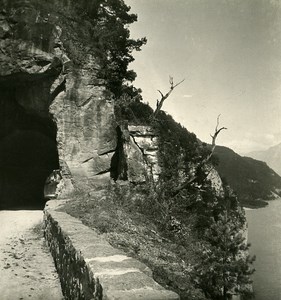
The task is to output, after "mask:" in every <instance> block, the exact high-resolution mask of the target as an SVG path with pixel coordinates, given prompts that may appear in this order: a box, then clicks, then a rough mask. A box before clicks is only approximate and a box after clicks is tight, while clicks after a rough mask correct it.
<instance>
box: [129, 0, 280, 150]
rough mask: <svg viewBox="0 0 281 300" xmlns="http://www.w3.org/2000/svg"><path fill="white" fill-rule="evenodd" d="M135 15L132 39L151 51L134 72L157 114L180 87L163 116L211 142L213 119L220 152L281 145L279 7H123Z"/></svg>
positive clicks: (254, 1)
mask: <svg viewBox="0 0 281 300" xmlns="http://www.w3.org/2000/svg"><path fill="white" fill-rule="evenodd" d="M125 2H126V4H128V5H129V6H131V8H132V9H131V12H133V13H136V14H137V15H138V22H136V23H135V24H133V25H132V26H131V27H130V28H131V33H132V36H133V37H134V38H136V37H143V36H146V37H147V39H148V43H147V45H146V46H144V47H143V50H142V51H141V52H137V53H135V55H134V57H135V59H136V61H135V62H134V63H133V64H132V65H131V67H132V69H134V70H135V71H136V72H137V74H138V78H137V80H136V82H135V85H136V86H137V87H140V88H141V89H142V90H143V98H144V101H145V102H149V103H150V104H151V106H152V107H155V103H156V99H157V98H158V97H159V93H158V92H157V90H158V89H159V90H161V91H162V92H163V93H164V92H166V91H168V89H169V81H168V80H169V75H172V76H173V77H174V81H175V82H176V81H180V80H181V79H183V78H185V81H184V83H182V84H181V85H180V86H179V87H178V88H177V89H176V90H175V91H174V92H173V94H172V95H171V96H170V98H168V99H167V100H166V102H165V104H164V106H163V109H164V110H165V111H166V112H168V113H169V114H171V115H173V116H174V118H175V120H176V121H178V122H180V123H181V124H182V125H184V126H185V127H186V128H187V129H188V130H189V131H192V132H194V133H195V134H196V135H197V136H198V137H199V138H200V139H201V140H203V141H205V142H210V133H213V131H214V127H215V125H216V118H217V115H218V114H221V125H223V126H225V127H228V130H227V131H223V132H222V133H221V134H220V136H219V138H218V141H217V142H218V144H220V145H224V146H227V147H230V148H232V149H233V150H235V151H237V152H238V153H247V152H249V151H253V150H260V149H266V148H268V147H270V146H272V145H275V144H278V143H280V142H281V1H277V0H276V1H275V0H274V1H273V0H125Z"/></svg>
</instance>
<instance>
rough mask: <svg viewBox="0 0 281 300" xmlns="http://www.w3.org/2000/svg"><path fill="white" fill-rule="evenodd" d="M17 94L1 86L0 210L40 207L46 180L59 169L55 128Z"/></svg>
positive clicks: (17, 92)
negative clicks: (24, 104) (26, 104)
mask: <svg viewBox="0 0 281 300" xmlns="http://www.w3.org/2000/svg"><path fill="white" fill-rule="evenodd" d="M26 95H27V96H30V95H28V94H26ZM19 97H20V92H19V89H17V88H14V87H13V88H1V87H0V209H43V208H44V205H45V202H46V199H45V198H44V185H45V181H46V179H47V177H48V176H49V175H50V173H51V172H52V171H53V170H54V169H58V168H59V159H58V151H57V144H56V131H57V129H56V125H55V124H54V122H53V120H52V118H51V116H50V115H49V114H48V113H45V114H44V113H42V112H38V113H36V106H35V109H34V110H30V109H26V108H25V107H24V106H23V105H21V104H19V101H18V99H19Z"/></svg>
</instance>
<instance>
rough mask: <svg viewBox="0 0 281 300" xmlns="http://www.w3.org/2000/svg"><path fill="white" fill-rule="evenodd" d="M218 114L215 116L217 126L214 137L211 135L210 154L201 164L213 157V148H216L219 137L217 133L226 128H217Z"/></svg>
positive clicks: (218, 123)
mask: <svg viewBox="0 0 281 300" xmlns="http://www.w3.org/2000/svg"><path fill="white" fill-rule="evenodd" d="M220 116H221V115H220V114H219V115H218V116H217V125H216V128H215V133H214V135H211V134H210V136H211V138H212V148H211V152H210V154H209V155H208V156H207V157H206V158H205V160H204V161H203V164H206V163H207V162H208V161H209V160H210V159H211V157H212V156H213V154H214V151H215V148H216V139H217V137H218V135H219V133H220V132H221V131H222V130H226V129H227V128H226V127H221V128H219V125H220Z"/></svg>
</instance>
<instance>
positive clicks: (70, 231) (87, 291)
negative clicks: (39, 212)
mask: <svg viewBox="0 0 281 300" xmlns="http://www.w3.org/2000/svg"><path fill="white" fill-rule="evenodd" d="M55 203H57V201H49V202H48V205H47V206H46V208H45V212H44V213H45V215H44V227H45V238H46V240H47V243H48V245H49V248H50V251H51V254H52V256H53V258H54V261H55V265H56V268H57V271H58V274H59V276H60V280H61V285H62V290H63V293H64V296H65V298H66V299H89V300H90V299H93V300H99V299H107V300H113V299H122V300H134V299H144V300H166V299H167V300H176V299H179V296H178V295H177V294H176V293H174V292H172V291H168V290H165V289H164V288H163V287H162V286H160V285H159V284H158V283H156V282H155V281H154V280H153V278H152V272H151V270H150V269H149V268H148V267H147V266H146V265H144V264H143V263H141V262H139V261H137V260H135V259H133V258H131V257H128V256H127V255H126V254H125V253H124V252H122V251H120V250H118V249H115V248H113V247H112V246H111V245H109V243H108V242H107V241H105V240H104V239H102V238H101V237H100V236H99V235H98V233H97V232H95V231H94V230H91V229H90V228H88V227H87V226H85V225H83V224H82V222H81V221H79V220H77V219H75V218H73V217H71V216H70V215H68V214H66V213H64V212H59V211H56V210H55V209H54V207H52V206H53V205H54V204H55Z"/></svg>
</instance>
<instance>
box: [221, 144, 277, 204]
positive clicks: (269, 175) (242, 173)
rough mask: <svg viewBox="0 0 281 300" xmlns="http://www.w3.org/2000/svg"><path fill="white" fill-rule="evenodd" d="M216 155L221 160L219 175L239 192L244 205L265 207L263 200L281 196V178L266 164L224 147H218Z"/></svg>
mask: <svg viewBox="0 0 281 300" xmlns="http://www.w3.org/2000/svg"><path fill="white" fill-rule="evenodd" d="M215 155H216V156H217V157H218V158H219V165H218V166H217V170H218V172H219V174H220V175H221V177H222V178H224V179H225V180H226V181H227V182H228V183H229V185H230V186H231V187H232V188H233V189H234V190H235V191H236V192H237V194H238V196H239V199H240V201H241V203H242V204H243V205H245V206H263V205H265V204H266V203H265V202H263V201H262V200H269V199H274V198H276V197H278V196H281V177H280V176H279V175H278V174H276V173H275V172H274V171H273V170H272V169H270V168H269V167H268V166H267V165H266V163H264V162H262V161H258V160H255V159H253V158H250V157H242V156H240V155H238V154H237V153H235V152H234V151H233V150H231V149H229V148H227V147H222V146H217V147H216V149H215Z"/></svg>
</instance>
